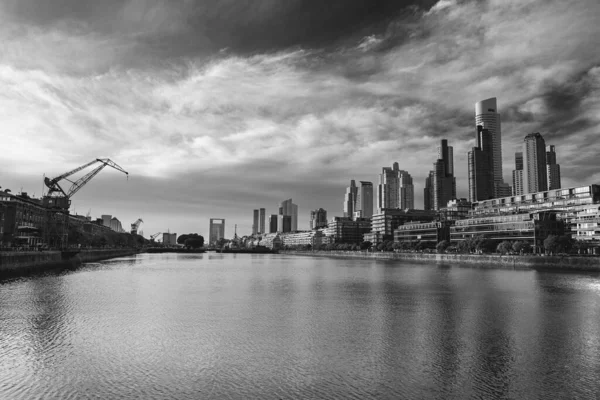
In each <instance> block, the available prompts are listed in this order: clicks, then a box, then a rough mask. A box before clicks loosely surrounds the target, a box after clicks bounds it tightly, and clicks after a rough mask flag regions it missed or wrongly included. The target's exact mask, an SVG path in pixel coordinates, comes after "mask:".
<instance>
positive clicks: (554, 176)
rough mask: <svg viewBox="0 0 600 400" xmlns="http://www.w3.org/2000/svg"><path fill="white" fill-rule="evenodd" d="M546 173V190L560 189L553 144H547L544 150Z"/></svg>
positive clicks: (558, 166)
mask: <svg viewBox="0 0 600 400" xmlns="http://www.w3.org/2000/svg"><path fill="white" fill-rule="evenodd" d="M546 175H547V178H548V190H552V189H560V187H561V184H560V165H559V164H557V163H556V151H555V149H554V146H549V148H548V151H546Z"/></svg>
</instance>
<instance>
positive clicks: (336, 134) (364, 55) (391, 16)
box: [0, 0, 600, 237]
mask: <svg viewBox="0 0 600 400" xmlns="http://www.w3.org/2000/svg"><path fill="white" fill-rule="evenodd" d="M598 48H600V2H598V1H597V0H487V1H469V0H440V1H437V2H436V1H425V0H409V1H401V0H328V1H326V2H325V1H321V0H304V1H302V0H286V1H281V0H254V1H248V0H102V1H98V0H0V186H2V187H3V188H10V189H11V190H12V192H13V193H18V192H19V191H24V192H27V193H29V194H30V195H34V194H35V196H39V195H40V194H41V193H42V190H43V187H42V177H43V176H44V174H45V175H46V176H50V177H54V176H58V175H60V174H62V173H63V172H66V171H68V170H70V169H72V168H75V167H77V166H80V165H83V164H86V163H87V162H89V161H91V160H94V159H96V158H110V159H111V160H113V161H114V162H116V163H117V164H119V165H120V166H121V167H123V168H124V169H125V170H127V171H128V172H129V178H127V177H126V176H125V175H124V174H122V173H120V172H118V171H116V170H114V169H110V168H106V169H104V170H103V171H102V172H101V173H100V174H99V175H97V176H96V177H95V178H94V179H93V180H92V181H90V182H89V183H88V184H87V185H86V186H85V187H83V188H82V189H81V190H80V191H79V192H78V193H77V194H75V196H74V197H73V198H72V200H73V203H72V211H75V213H77V214H83V215H85V214H87V213H88V212H90V213H91V215H92V217H94V218H96V217H100V215H102V214H111V215H114V216H116V217H117V218H119V219H120V220H121V221H122V223H123V225H124V227H126V229H127V228H128V226H129V224H131V223H132V222H134V221H135V220H136V219H137V218H142V219H143V220H144V223H143V224H142V226H141V228H140V229H141V230H142V231H143V232H144V234H145V236H146V237H148V236H149V235H150V234H153V233H157V232H165V231H167V230H170V232H177V233H178V234H183V233H191V232H195V233H200V234H202V235H204V236H205V237H207V235H208V224H209V218H225V219H226V237H231V236H232V235H233V229H234V224H237V226H238V234H240V235H244V234H249V233H250V232H251V227H252V211H253V210H254V209H258V208H261V207H262V208H266V210H267V214H275V213H277V209H278V206H279V203H280V202H281V201H283V200H286V199H289V198H292V199H293V201H294V203H295V204H297V205H298V211H299V216H298V226H299V228H300V229H308V224H309V213H310V210H313V209H316V208H320V207H322V208H325V209H326V210H327V211H328V217H330V218H331V217H333V216H339V215H342V213H343V199H344V192H345V188H346V187H347V186H349V183H350V180H351V179H355V180H357V181H358V180H365V181H371V182H373V183H374V184H376V183H377V179H378V174H379V173H380V172H381V168H382V167H385V166H391V165H392V164H393V163H394V162H398V163H399V164H400V168H401V169H404V170H406V171H408V172H409V173H410V174H411V175H412V177H413V180H414V186H415V205H416V207H417V208H422V204H423V195H422V194H423V187H424V183H425V177H426V176H427V174H428V171H429V170H430V169H431V168H432V165H433V163H434V162H435V159H436V158H437V146H438V144H439V141H440V139H442V138H446V139H448V141H449V144H450V145H451V146H453V147H454V165H455V175H456V176H457V192H458V193H457V194H458V196H459V197H468V186H467V179H466V176H467V152H468V151H469V150H470V149H471V148H472V147H473V146H474V145H475V144H474V141H475V115H474V112H475V110H474V108H475V103H476V102H477V101H480V100H483V99H487V98H490V97H497V99H498V110H499V112H500V114H501V120H502V152H503V164H504V170H503V173H504V178H505V180H506V181H507V182H508V183H512V182H511V181H512V179H511V176H512V175H511V171H512V169H514V153H515V151H518V150H519V147H520V146H521V143H522V142H523V137H524V136H525V135H526V134H528V133H531V132H540V133H541V134H542V135H543V136H544V138H545V139H546V144H547V145H551V144H552V145H555V146H556V151H557V159H558V163H559V164H561V172H562V182H563V186H564V187H569V186H575V185H587V184H591V183H600V168H599V167H600V157H598V154H599V151H598V150H599V147H598V145H597V144H596V141H597V139H598V135H599V134H600V112H599V110H600V52H599V51H598Z"/></svg>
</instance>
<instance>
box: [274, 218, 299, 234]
mask: <svg viewBox="0 0 600 400" xmlns="http://www.w3.org/2000/svg"><path fill="white" fill-rule="evenodd" d="M277 232H279V233H284V232H295V231H292V216H291V215H278V217H277Z"/></svg>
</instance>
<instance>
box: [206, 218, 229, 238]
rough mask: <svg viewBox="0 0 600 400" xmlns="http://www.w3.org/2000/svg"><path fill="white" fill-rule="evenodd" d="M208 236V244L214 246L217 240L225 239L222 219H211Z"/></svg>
mask: <svg viewBox="0 0 600 400" xmlns="http://www.w3.org/2000/svg"><path fill="white" fill-rule="evenodd" d="M208 234H209V236H208V237H209V241H208V242H209V243H210V244H215V243H216V242H217V240H219V239H223V238H225V220H224V219H222V218H211V219H210V227H209V231H208Z"/></svg>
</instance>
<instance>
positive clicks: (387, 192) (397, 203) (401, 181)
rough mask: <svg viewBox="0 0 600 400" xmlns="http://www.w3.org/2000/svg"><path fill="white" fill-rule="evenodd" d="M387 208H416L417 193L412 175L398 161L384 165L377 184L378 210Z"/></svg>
mask: <svg viewBox="0 0 600 400" xmlns="http://www.w3.org/2000/svg"><path fill="white" fill-rule="evenodd" d="M385 208H398V209H407V208H409V209H414V208H415V193H414V186H413V180H412V176H411V175H410V174H409V173H408V172H406V171H404V170H401V169H400V167H399V166H398V163H397V162H395V163H394V164H393V166H392V167H391V168H390V167H383V168H382V171H381V174H380V175H379V184H378V185H377V210H378V212H380V211H381V210H383V209H385Z"/></svg>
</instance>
